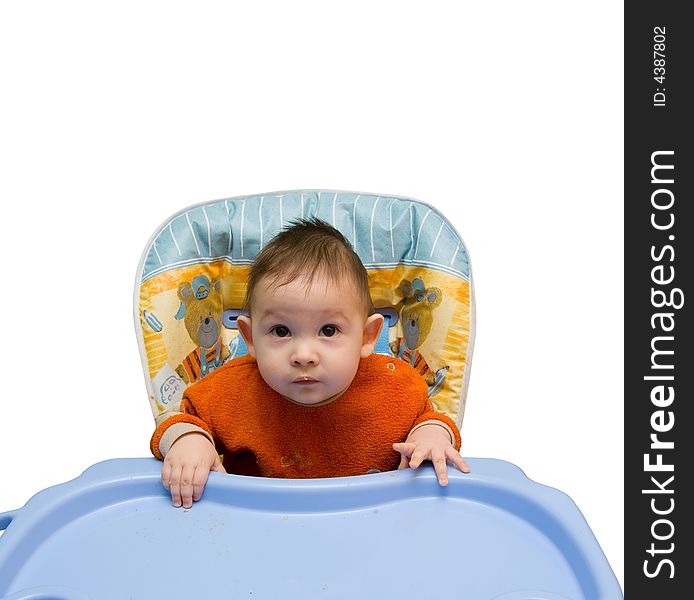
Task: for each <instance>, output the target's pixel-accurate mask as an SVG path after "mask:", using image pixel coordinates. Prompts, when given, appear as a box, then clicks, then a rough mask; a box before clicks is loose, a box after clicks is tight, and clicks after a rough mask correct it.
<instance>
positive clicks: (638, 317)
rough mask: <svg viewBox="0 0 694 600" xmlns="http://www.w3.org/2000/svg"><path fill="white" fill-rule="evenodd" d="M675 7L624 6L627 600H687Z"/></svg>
mask: <svg viewBox="0 0 694 600" xmlns="http://www.w3.org/2000/svg"><path fill="white" fill-rule="evenodd" d="M686 7H687V3H685V2H671V1H661V2H650V3H647V2H640V1H639V2H625V29H624V33H625V54H624V61H625V90H624V91H625V95H624V102H625V127H624V132H625V163H624V164H625V169H624V171H625V173H624V176H625V199H624V213H625V229H624V235H625V238H624V239H625V290H624V291H625V329H624V331H625V361H624V378H625V408H624V410H625V415H624V429H625V430H624V434H625V465H624V468H625V556H624V558H625V569H624V593H625V597H626V598H630V599H631V598H633V599H636V598H647V599H649V600H650V599H653V600H656V599H657V600H669V599H673V600H674V599H677V600H681V599H683V598H694V563H693V562H692V556H694V539H693V538H694V534H693V533H692V526H691V523H692V517H691V513H692V512H694V501H693V494H692V488H694V477H692V472H693V471H694V449H693V448H694V443H693V442H692V440H694V422H692V419H691V413H692V408H691V407H692V404H693V403H694V395H693V393H692V385H691V381H692V373H693V372H694V351H693V349H692V339H693V338H694V331H692V323H691V312H692V311H691V307H692V306H694V288H693V287H692V284H691V282H692V271H694V258H693V257H694V251H693V250H692V239H693V238H694V217H692V216H691V213H692V203H693V202H694V196H693V189H692V178H693V177H694V162H693V160H692V146H693V145H694V136H693V135H692V130H693V127H692V122H694V95H693V94H692V88H693V85H692V79H694V78H693V77H692V75H693V74H694V65H693V64H692V62H693V60H694V53H693V52H692V47H693V43H692V40H694V30H693V29H694V27H693V26H692V20H691V18H688V17H687V16H686V15H685V8H686ZM687 12H688V11H687ZM688 490H689V491H688Z"/></svg>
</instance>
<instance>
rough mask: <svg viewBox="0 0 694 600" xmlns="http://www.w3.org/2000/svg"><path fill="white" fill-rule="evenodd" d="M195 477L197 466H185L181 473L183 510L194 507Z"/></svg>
mask: <svg viewBox="0 0 694 600" xmlns="http://www.w3.org/2000/svg"><path fill="white" fill-rule="evenodd" d="M194 475H195V465H185V466H184V467H183V471H182V472H181V501H182V502H183V508H190V507H191V506H193V477H194Z"/></svg>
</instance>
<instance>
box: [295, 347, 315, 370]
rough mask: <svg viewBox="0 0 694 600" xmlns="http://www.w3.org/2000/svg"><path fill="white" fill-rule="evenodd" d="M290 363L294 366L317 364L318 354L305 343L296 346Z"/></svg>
mask: <svg viewBox="0 0 694 600" xmlns="http://www.w3.org/2000/svg"><path fill="white" fill-rule="evenodd" d="M292 364H293V365H295V366H303V365H317V364H318V354H316V353H315V352H314V351H313V350H312V349H311V348H310V347H309V346H307V345H305V344H304V345H301V346H298V347H297V348H296V349H295V350H294V353H293V355H292Z"/></svg>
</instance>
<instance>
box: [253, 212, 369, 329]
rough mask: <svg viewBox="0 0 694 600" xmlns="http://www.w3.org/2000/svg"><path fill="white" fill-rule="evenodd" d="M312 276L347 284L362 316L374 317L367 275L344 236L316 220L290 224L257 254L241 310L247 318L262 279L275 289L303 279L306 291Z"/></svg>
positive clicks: (298, 221) (297, 220)
mask: <svg viewBox="0 0 694 600" xmlns="http://www.w3.org/2000/svg"><path fill="white" fill-rule="evenodd" d="M316 273H321V274H323V275H325V276H326V277H327V279H328V280H329V281H330V282H331V283H334V284H337V285H342V284H344V282H345V281H349V280H351V281H352V283H353V284H354V286H355V288H356V290H357V294H358V295H359V296H360V298H361V303H362V305H363V307H364V313H365V314H366V316H371V315H372V314H374V312H375V309H374V305H373V302H372V301H371V295H370V294H369V279H368V275H367V273H366V268H365V267H364V265H363V264H362V262H361V260H360V258H359V256H358V255H357V253H356V252H355V251H354V250H353V249H352V245H351V244H350V243H349V241H347V239H346V238H345V236H343V235H342V234H341V233H340V232H339V231H338V230H337V229H335V228H334V227H332V226H330V225H328V223H326V222H325V221H322V220H321V219H318V218H316V217H311V218H309V219H295V220H293V221H290V222H289V226H288V227H287V228H286V229H284V230H282V231H281V232H280V233H278V234H277V235H276V236H275V237H274V238H272V240H270V242H269V243H268V244H267V246H265V247H264V248H263V249H262V250H261V251H260V253H259V254H258V256H257V257H256V259H255V261H254V263H253V266H252V267H251V270H250V273H249V275H248V287H247V289H246V298H245V300H244V307H245V308H246V309H247V310H248V311H249V314H250V311H251V307H252V305H253V293H254V291H255V288H256V286H257V285H258V282H259V281H260V280H261V279H263V278H265V277H269V278H270V280H271V281H270V285H271V286H273V287H275V288H277V287H281V286H283V285H287V284H288V283H291V282H292V281H294V280H296V279H298V278H299V277H301V276H306V279H307V288H310V286H311V284H312V283H313V277H314V275H315V274H316Z"/></svg>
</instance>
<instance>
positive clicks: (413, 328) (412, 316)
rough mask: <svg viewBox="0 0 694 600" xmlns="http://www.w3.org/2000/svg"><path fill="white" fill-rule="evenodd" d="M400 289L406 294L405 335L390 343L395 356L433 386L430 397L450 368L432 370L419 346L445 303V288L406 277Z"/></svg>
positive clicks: (403, 309) (438, 387)
mask: <svg viewBox="0 0 694 600" xmlns="http://www.w3.org/2000/svg"><path fill="white" fill-rule="evenodd" d="M398 292H399V293H400V295H402V296H403V299H402V300H401V303H402V305H403V306H402V308H401V309H400V323H401V324H402V330H403V335H404V337H397V338H395V340H394V341H393V342H391V343H390V350H391V352H392V353H393V355H394V356H397V357H398V358H400V359H402V360H404V361H405V362H407V363H408V364H410V365H411V366H412V367H414V368H415V369H416V370H417V372H418V373H419V374H420V375H421V376H422V377H423V378H424V380H425V381H426V383H427V385H428V386H429V396H432V395H433V394H435V393H436V392H437V391H438V390H439V389H440V388H441V386H442V384H443V381H444V380H445V378H446V373H447V372H448V367H447V366H445V367H441V368H440V369H438V370H437V371H436V372H434V371H432V370H431V368H430V367H429V365H428V363H427V361H426V360H425V358H424V357H423V356H422V354H421V353H420V352H419V350H418V348H419V347H420V346H421V345H422V344H423V343H424V341H425V340H426V339H427V336H428V335H429V332H430V331H431V326H432V324H433V323H434V310H435V309H436V308H437V307H438V306H439V304H441V298H442V294H441V290H440V289H439V288H437V287H430V288H427V287H426V286H425V285H424V282H423V281H422V280H421V279H419V278H416V279H414V281H412V282H410V281H409V280H407V279H403V280H402V281H401V282H400V287H399V288H398Z"/></svg>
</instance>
